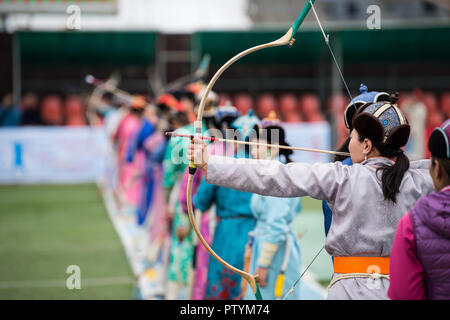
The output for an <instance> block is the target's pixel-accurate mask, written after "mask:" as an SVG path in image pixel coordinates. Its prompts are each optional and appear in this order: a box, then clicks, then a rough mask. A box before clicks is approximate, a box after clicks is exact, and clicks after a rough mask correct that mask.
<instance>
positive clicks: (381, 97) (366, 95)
mask: <svg viewBox="0 0 450 320" xmlns="http://www.w3.org/2000/svg"><path fill="white" fill-rule="evenodd" d="M359 92H360V94H359V95H358V96H356V97H354V98H353V99H352V101H350V103H349V104H348V106H347V107H346V108H345V111H344V121H345V126H346V127H347V129H350V130H351V129H353V127H352V119H353V116H354V115H355V113H356V111H358V109H359V108H360V107H361V106H362V105H364V104H366V103H368V102H380V101H389V99H390V96H389V93H386V92H378V91H370V92H369V89H368V88H367V86H366V85H365V84H361V86H360V87H359Z"/></svg>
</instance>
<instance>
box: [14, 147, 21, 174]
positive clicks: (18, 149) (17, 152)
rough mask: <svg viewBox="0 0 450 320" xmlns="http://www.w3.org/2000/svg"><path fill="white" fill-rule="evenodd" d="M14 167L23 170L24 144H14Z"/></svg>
mask: <svg viewBox="0 0 450 320" xmlns="http://www.w3.org/2000/svg"><path fill="white" fill-rule="evenodd" d="M14 155H15V157H14V159H15V160H14V165H15V167H16V168H22V166H23V162H22V144H21V143H20V142H15V143H14Z"/></svg>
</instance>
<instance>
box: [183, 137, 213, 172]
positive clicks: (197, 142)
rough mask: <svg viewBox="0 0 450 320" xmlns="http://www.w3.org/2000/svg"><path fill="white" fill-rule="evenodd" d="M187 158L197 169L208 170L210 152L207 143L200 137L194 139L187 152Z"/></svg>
mask: <svg viewBox="0 0 450 320" xmlns="http://www.w3.org/2000/svg"><path fill="white" fill-rule="evenodd" d="M187 158H188V160H189V161H192V162H193V163H194V164H195V166H196V167H197V168H200V169H204V170H205V169H206V167H207V165H208V160H209V152H208V148H207V146H206V143H204V142H203V141H202V139H200V138H199V137H194V139H193V140H192V141H191V144H190V145H189V148H188V150H187Z"/></svg>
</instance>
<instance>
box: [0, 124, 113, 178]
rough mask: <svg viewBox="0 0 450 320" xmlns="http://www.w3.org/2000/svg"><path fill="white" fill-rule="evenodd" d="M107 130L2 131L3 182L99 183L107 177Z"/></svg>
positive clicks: (0, 173)
mask: <svg viewBox="0 0 450 320" xmlns="http://www.w3.org/2000/svg"><path fill="white" fill-rule="evenodd" d="M107 150H108V141H107V137H106V134H105V132H104V129H102V128H91V127H78V128H73V127H72V128H69V127H22V128H12V129H9V128H8V129H3V128H1V129H0V183H2V184H10V183H80V182H96V181H98V180H99V179H101V178H102V177H103V176H104V174H105V167H106V157H107Z"/></svg>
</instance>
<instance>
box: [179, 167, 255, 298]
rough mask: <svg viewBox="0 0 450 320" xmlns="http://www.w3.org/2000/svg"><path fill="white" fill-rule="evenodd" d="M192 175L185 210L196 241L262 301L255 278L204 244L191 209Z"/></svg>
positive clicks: (189, 179)
mask: <svg viewBox="0 0 450 320" xmlns="http://www.w3.org/2000/svg"><path fill="white" fill-rule="evenodd" d="M193 177H194V175H193V174H189V178H188V184H187V208H188V214H189V220H190V221H191V224H192V227H193V229H194V231H195V234H196V235H197V237H198V239H199V240H200V242H201V243H202V245H203V246H204V247H205V248H206V250H207V251H208V252H209V253H210V254H211V255H212V256H213V257H214V258H215V259H216V260H217V261H219V262H220V263H221V264H222V265H223V266H225V267H226V268H228V269H230V270H231V271H233V272H235V273H237V274H239V275H240V276H241V277H242V278H244V279H245V280H246V281H247V283H248V284H249V285H250V287H251V288H252V291H253V293H254V294H255V296H256V299H257V300H262V297H261V292H260V291H259V287H258V284H257V283H256V277H255V276H254V275H252V274H250V273H247V272H245V271H242V270H240V269H238V268H236V267H233V266H232V265H231V264H229V263H228V262H226V261H225V260H223V259H222V258H221V257H219V256H218V255H217V253H215V252H214V250H213V249H212V248H211V247H210V246H209V244H208V242H206V240H205V238H203V236H202V234H201V233H200V230H199V229H198V226H197V224H196V223H195V217H194V212H193V208H192V180H193Z"/></svg>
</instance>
